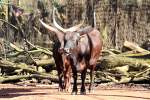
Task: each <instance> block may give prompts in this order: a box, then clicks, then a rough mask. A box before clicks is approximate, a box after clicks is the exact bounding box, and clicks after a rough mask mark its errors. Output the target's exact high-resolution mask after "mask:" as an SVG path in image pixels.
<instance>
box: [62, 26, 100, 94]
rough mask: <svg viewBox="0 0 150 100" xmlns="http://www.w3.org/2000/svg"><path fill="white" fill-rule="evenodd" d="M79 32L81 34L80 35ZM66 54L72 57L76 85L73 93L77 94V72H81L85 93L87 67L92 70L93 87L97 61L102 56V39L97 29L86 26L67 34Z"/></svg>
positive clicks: (83, 92) (82, 89)
mask: <svg viewBox="0 0 150 100" xmlns="http://www.w3.org/2000/svg"><path fill="white" fill-rule="evenodd" d="M77 34H79V35H80V36H78V35H77ZM65 41H66V42H65V44H64V47H65V48H64V50H65V56H68V57H70V59H69V61H70V62H71V63H70V64H71V67H72V71H73V78H74V86H73V90H72V93H73V94H77V72H81V79H82V85H81V94H85V93H86V90H85V85H84V81H85V77H86V71H87V68H89V69H90V70H91V72H90V81H91V82H90V86H89V91H90V90H91V89H92V83H93V78H94V77H93V74H94V70H95V67H96V62H97V60H98V58H99V57H100V53H101V50H102V39H101V37H100V33H99V31H98V30H97V29H95V28H92V27H86V28H84V29H81V30H79V31H77V32H75V33H68V34H66V35H65Z"/></svg>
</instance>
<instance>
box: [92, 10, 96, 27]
mask: <svg viewBox="0 0 150 100" xmlns="http://www.w3.org/2000/svg"><path fill="white" fill-rule="evenodd" d="M93 25H94V28H96V12H95V9H93Z"/></svg>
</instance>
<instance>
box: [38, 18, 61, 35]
mask: <svg viewBox="0 0 150 100" xmlns="http://www.w3.org/2000/svg"><path fill="white" fill-rule="evenodd" d="M39 21H40V23H41V24H42V25H43V26H44V27H45V28H47V29H48V30H49V31H53V32H55V33H56V32H58V30H57V29H56V28H54V27H52V26H49V25H48V24H46V23H44V22H43V21H42V20H41V19H39Z"/></svg>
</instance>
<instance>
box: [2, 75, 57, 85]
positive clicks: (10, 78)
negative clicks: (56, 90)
mask: <svg viewBox="0 0 150 100" xmlns="http://www.w3.org/2000/svg"><path fill="white" fill-rule="evenodd" d="M28 78H42V79H49V80H51V81H52V82H58V78H57V77H56V76H52V75H51V77H49V76H45V75H38V74H31V75H14V76H7V77H0V83H8V82H13V81H16V80H20V79H28Z"/></svg>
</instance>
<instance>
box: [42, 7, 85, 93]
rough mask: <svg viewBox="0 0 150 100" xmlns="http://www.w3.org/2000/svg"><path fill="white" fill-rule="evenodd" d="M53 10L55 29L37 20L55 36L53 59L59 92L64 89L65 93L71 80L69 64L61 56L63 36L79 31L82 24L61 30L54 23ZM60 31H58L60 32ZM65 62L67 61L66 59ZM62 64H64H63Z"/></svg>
mask: <svg viewBox="0 0 150 100" xmlns="http://www.w3.org/2000/svg"><path fill="white" fill-rule="evenodd" d="M55 10H56V9H55V8H54V11H53V23H54V25H55V26H56V27H57V28H55V27H52V26H49V25H48V24H46V23H44V22H43V21H42V20H39V21H40V23H41V24H42V25H43V26H44V27H45V28H47V29H48V30H49V31H51V32H54V33H55V34H56V38H57V39H55V40H56V41H54V45H53V57H54V60H55V63H56V68H57V72H58V78H59V91H62V90H63V89H65V90H66V91H69V88H70V79H71V75H70V72H71V67H70V63H69V62H65V61H63V56H62V52H61V51H62V48H64V36H65V34H66V32H73V31H76V30H78V29H79V27H80V26H81V25H82V24H83V23H81V24H79V25H76V26H74V27H71V28H68V29H63V28H61V27H60V26H59V25H58V24H57V23H56V21H55V15H54V12H55ZM59 29H60V30H62V31H60V30H59ZM66 61H68V60H67V59H66ZM63 62H64V63H63ZM63 77H64V84H63V81H62V78H63Z"/></svg>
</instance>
